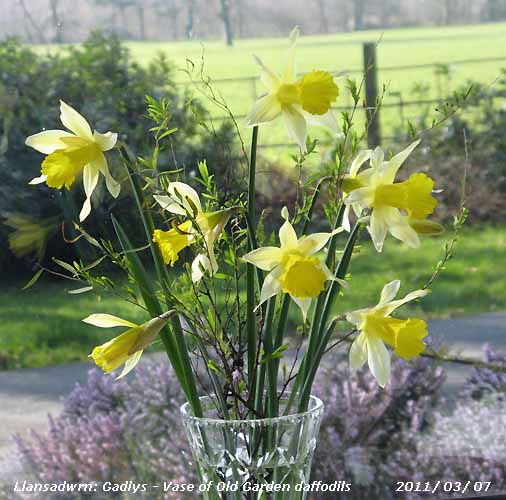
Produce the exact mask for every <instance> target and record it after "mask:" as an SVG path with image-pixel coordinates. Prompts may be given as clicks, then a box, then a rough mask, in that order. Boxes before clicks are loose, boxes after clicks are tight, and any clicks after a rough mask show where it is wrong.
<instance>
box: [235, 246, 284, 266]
mask: <svg viewBox="0 0 506 500" xmlns="http://www.w3.org/2000/svg"><path fill="white" fill-rule="evenodd" d="M282 255H283V252H282V250H281V248H278V247H262V248H257V249H256V250H252V251H251V252H249V253H247V254H246V255H245V256H244V257H243V259H244V260H245V261H246V262H249V263H250V264H253V265H254V266H256V267H259V268H260V269H262V270H264V271H271V270H272V269H273V268H274V267H276V266H277V265H278V264H279V262H280V261H281V257H282Z"/></svg>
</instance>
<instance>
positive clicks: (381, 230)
mask: <svg viewBox="0 0 506 500" xmlns="http://www.w3.org/2000/svg"><path fill="white" fill-rule="evenodd" d="M367 229H368V231H369V233H370V235H371V239H372V241H373V243H374V247H375V248H376V250H377V251H378V252H381V250H383V243H384V241H385V238H386V235H387V231H388V226H387V222H386V220H385V217H384V214H383V209H381V208H375V209H374V210H373V211H372V214H371V219H370V224H369V226H367Z"/></svg>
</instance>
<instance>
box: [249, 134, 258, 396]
mask: <svg viewBox="0 0 506 500" xmlns="http://www.w3.org/2000/svg"><path fill="white" fill-rule="evenodd" d="M257 142H258V127H254V128H253V134H252V138H251V152H250V162H249V175H248V225H249V227H250V234H253V235H254V233H255V229H256V211H255V183H256V158H257ZM248 249H249V250H250V251H251V250H253V245H252V242H251V239H249V240H248ZM246 307H247V310H246V329H247V342H248V385H249V389H250V392H252V391H254V390H255V385H256V381H255V378H256V377H255V362H256V350H257V342H258V338H257V324H256V317H255V269H254V266H253V265H252V264H247V266H246Z"/></svg>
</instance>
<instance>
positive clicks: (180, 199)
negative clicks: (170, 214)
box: [167, 182, 202, 215]
mask: <svg viewBox="0 0 506 500" xmlns="http://www.w3.org/2000/svg"><path fill="white" fill-rule="evenodd" d="M167 191H168V192H169V196H170V197H171V198H172V200H173V201H174V202H175V203H178V204H179V205H180V206H181V205H182V206H183V208H185V209H186V210H187V211H188V212H189V213H190V214H193V211H194V207H193V206H192V205H194V206H195V207H196V208H197V211H198V212H202V206H201V205H200V198H199V195H198V193H197V191H195V189H193V188H192V187H191V186H188V184H185V183H184V182H171V183H170V184H169V187H168V188H167ZM188 200H190V201H191V203H189V202H188ZM193 215H197V214H193Z"/></svg>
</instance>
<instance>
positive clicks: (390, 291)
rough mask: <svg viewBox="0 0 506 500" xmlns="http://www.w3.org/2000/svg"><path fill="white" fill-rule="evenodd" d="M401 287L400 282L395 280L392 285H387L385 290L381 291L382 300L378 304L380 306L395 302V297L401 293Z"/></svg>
mask: <svg viewBox="0 0 506 500" xmlns="http://www.w3.org/2000/svg"><path fill="white" fill-rule="evenodd" d="M400 286H401V281H400V280H394V281H391V282H390V283H387V284H386V285H385V286H384V287H383V290H382V291H381V298H380V301H379V303H378V305H379V306H382V305H385V304H386V303H387V302H391V301H392V300H394V298H395V296H396V295H397V292H398V291H399V288H400Z"/></svg>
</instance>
